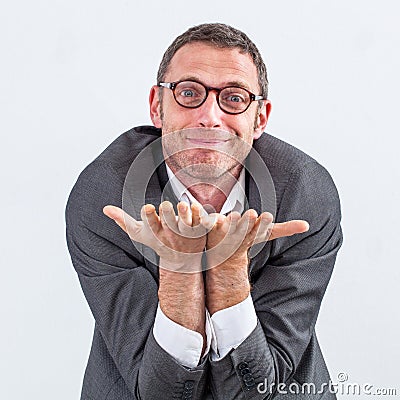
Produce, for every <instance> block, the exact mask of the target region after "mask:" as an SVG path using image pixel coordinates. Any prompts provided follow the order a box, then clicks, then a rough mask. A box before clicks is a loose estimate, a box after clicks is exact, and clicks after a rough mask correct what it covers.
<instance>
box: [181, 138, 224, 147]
mask: <svg viewBox="0 0 400 400" xmlns="http://www.w3.org/2000/svg"><path fill="white" fill-rule="evenodd" d="M186 140H187V141H188V142H189V143H191V144H193V145H196V146H207V147H217V146H221V145H224V144H225V143H227V142H229V140H230V139H201V138H187V139H186Z"/></svg>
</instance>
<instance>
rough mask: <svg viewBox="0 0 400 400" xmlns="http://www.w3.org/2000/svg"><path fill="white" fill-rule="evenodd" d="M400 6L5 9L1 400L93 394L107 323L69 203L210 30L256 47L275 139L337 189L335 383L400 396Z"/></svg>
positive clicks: (329, 333) (0, 36)
mask: <svg viewBox="0 0 400 400" xmlns="http://www.w3.org/2000/svg"><path fill="white" fill-rule="evenodd" d="M398 4H399V3H398V2H397V1H380V2H379V3H378V2H377V1H371V0H364V1H361V0H357V1H354V0H353V1H343V0H340V1H338V0H336V1H332V0H330V1H298V0H293V1H279V2H278V1H265V0H264V1H243V0H242V1H232V0H231V1H215V0H212V1H209V0H206V1H202V2H183V1H182V2H177V1H166V2H161V1H152V2H143V3H140V4H139V2H133V1H128V0H124V1H122V0H114V1H113V2H111V1H109V2H106V1H99V0H96V1H94V0H92V1H75V0H69V1H60V0H51V1H50V0H46V1H45V0H42V1H34V2H33V1H15V2H13V3H12V2H8V4H2V7H1V9H2V11H1V16H0V45H1V46H0V49H1V53H0V57H1V62H0V80H1V81H0V112H1V119H0V124H1V125H0V126H1V169H0V173H1V182H2V189H1V211H2V215H1V242H0V243H1V251H0V263H1V272H2V274H1V278H2V279H1V283H2V285H1V290H0V308H1V328H0V343H1V356H0V360H1V361H0V366H1V367H0V368H1V370H0V379H1V387H0V397H1V398H2V399H6V400H11V399H41V400H46V399H52V400H53V399H55V398H56V399H58V400H64V399H77V398H79V394H80V387H81V382H82V377H83V373H84V368H85V365H86V361H87V356H88V353H89V349H90V343H91V335H92V329H93V319H92V316H91V314H90V311H89V308H88V306H87V304H86V301H85V299H84V297H83V294H82V292H81V289H80V286H79V283H78V279H77V276H76V274H75V272H74V270H73V267H72V265H71V262H70V259H69V254H68V252H67V249H66V244H65V239H64V229H65V226H64V208H65V203H66V200H67V197H68V194H69V191H70V190H71V188H72V186H73V184H74V182H75V180H76V178H77V177H78V174H79V172H80V171H81V170H82V169H83V168H84V167H85V166H86V165H87V164H88V163H89V162H90V161H92V160H93V159H94V158H95V157H96V156H97V155H98V154H99V153H100V151H102V150H103V149H104V148H105V147H106V146H107V145H108V144H109V143H110V142H111V141H112V140H114V139H115V138H116V137H117V136H118V135H120V134H121V133H122V132H124V131H126V130H128V129H129V128H131V127H132V126H135V125H141V124H149V123H150V119H149V117H148V114H149V113H148V106H147V98H148V92H149V88H150V86H151V85H152V84H153V83H154V82H155V76H156V71H157V67H158V64H159V62H160V60H161V56H162V54H163V52H164V50H165V49H166V47H167V46H168V45H169V44H170V42H171V41H172V40H173V39H174V37H175V36H177V35H178V34H180V33H182V32H183V31H184V30H186V29H187V28H188V27H190V26H192V25H195V24H198V23H202V22H225V23H228V24H231V25H233V26H235V27H237V28H239V29H241V30H243V31H245V32H246V33H247V34H248V35H249V36H250V38H251V39H252V40H253V41H254V42H255V43H256V44H257V46H258V47H259V49H260V51H261V53H262V54H263V56H264V59H265V62H266V64H267V67H268V71H269V80H270V98H271V100H272V103H273V111H272V114H271V118H270V122H269V127H268V132H269V133H271V134H273V135H275V136H278V137H279V138H281V139H283V140H285V141H288V142H289V143H292V144H294V145H295V146H297V147H299V148H301V149H302V150H304V151H306V152H307V153H309V154H310V155H311V156H313V157H314V158H316V159H317V160H318V161H319V162H320V163H321V164H323V165H324V166H325V167H326V168H327V169H328V170H329V171H330V173H331V174H332V176H333V178H334V180H335V182H336V185H337V187H338V190H339V193H340V196H341V200H342V210H343V230H344V236H345V241H344V245H343V247H342V249H341V251H340V253H339V257H338V260H337V263H336V268H335V272H334V274H333V277H332V280H331V282H330V285H329V287H328V290H327V293H326V296H325V298H324V301H323V305H322V309H321V313H320V316H319V320H318V324H317V330H318V336H319V340H320V343H321V347H322V349H323V352H324V355H325V358H326V360H327V364H328V367H329V369H330V372H331V375H332V378H333V380H334V381H335V379H336V377H337V374H338V373H339V372H345V373H347V374H348V376H349V381H350V382H358V383H360V384H363V383H371V384H373V385H374V386H375V387H389V388H390V387H397V388H398V389H400V382H399V375H398V374H399V367H398V359H399V357H400V344H399V326H400V313H399V311H398V306H399V304H400V301H399V294H398V289H399V267H400V263H399V261H398V258H399V248H400V234H399V228H398V226H399V225H400V218H399V211H398V207H397V204H398V202H399V200H400V188H399V184H398V183H399V180H400V168H399V165H398V163H399V140H398V135H399V134H400V132H399V124H398V118H399V92H400V90H399V89H400V85H399V71H400V56H399V48H400V24H399V21H398V18H399V11H400V10H399V6H398ZM398 393H399V394H400V390H399V391H398ZM340 398H343V399H345V398H347V399H351V398H352V396H340ZM354 398H356V397H354ZM357 398H364V397H361V396H360V397H357ZM366 398H370V396H369V397H368V396H367V397H366ZM375 398H378V397H377V396H375ZM381 398H391V397H384V396H383V397H381Z"/></svg>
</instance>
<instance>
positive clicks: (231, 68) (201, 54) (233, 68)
mask: <svg viewBox="0 0 400 400" xmlns="http://www.w3.org/2000/svg"><path fill="white" fill-rule="evenodd" d="M187 78H195V79H197V80H200V81H201V82H203V83H204V84H206V85H208V86H215V87H220V86H223V85H226V84H231V83H237V84H239V83H241V86H244V87H246V88H247V89H249V90H251V91H258V89H259V85H258V76H257V68H256V66H255V65H254V62H253V60H252V58H251V56H250V55H249V54H243V53H241V52H240V49H238V48H232V49H231V48H222V49H221V48H218V47H214V46H211V45H208V44H205V43H190V44H186V45H184V46H182V47H181V48H180V49H179V50H178V51H177V52H176V53H175V54H174V56H173V57H172V60H171V62H170V65H169V68H168V71H167V73H166V76H165V80H166V81H167V82H173V81H178V80H182V79H187Z"/></svg>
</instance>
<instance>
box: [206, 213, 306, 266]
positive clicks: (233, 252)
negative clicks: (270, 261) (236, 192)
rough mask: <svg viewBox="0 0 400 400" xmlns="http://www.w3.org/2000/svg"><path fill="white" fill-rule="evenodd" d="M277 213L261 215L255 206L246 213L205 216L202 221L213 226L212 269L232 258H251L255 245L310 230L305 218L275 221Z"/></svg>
mask: <svg viewBox="0 0 400 400" xmlns="http://www.w3.org/2000/svg"><path fill="white" fill-rule="evenodd" d="M272 220H273V216H272V215H271V214H270V213H267V212H264V213H262V214H260V216H258V215H257V212H256V211H255V210H253V209H249V210H247V211H246V212H245V213H244V214H243V216H240V214H239V213H238V212H232V213H230V214H229V215H228V216H223V215H220V214H210V215H209V216H207V217H203V218H201V223H202V224H203V225H204V226H205V227H206V228H208V229H210V231H209V233H208V235H207V244H206V248H207V260H208V266H209V268H212V267H214V266H216V265H219V264H221V263H223V262H224V261H226V260H227V259H229V258H232V257H233V258H239V259H247V251H248V250H249V248H250V247H251V246H252V245H253V244H257V243H261V242H265V241H268V240H273V239H277V238H280V237H284V236H291V235H294V234H296V233H303V232H306V231H308V229H309V225H308V223H307V222H306V221H303V220H292V221H287V222H283V223H276V224H272Z"/></svg>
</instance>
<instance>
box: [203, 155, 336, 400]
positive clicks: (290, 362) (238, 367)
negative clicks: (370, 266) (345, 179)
mask: <svg viewBox="0 0 400 400" xmlns="http://www.w3.org/2000/svg"><path fill="white" fill-rule="evenodd" d="M277 206H278V211H277V215H276V218H275V221H276V222H284V221H287V220H290V219H305V220H307V221H308V222H309V223H310V230H309V231H308V232H306V233H304V234H298V235H294V236H291V237H286V238H280V239H277V240H275V241H272V242H270V244H269V245H270V246H271V248H270V249H271V251H270V255H269V257H268V259H266V260H265V262H263V265H262V267H261V268H258V269H256V270H254V271H252V274H251V275H250V280H251V283H252V292H251V295H252V298H253V302H254V306H255V310H256V313H257V317H258V321H257V326H256V328H255V329H254V331H253V332H252V333H251V334H250V336H248V337H247V338H246V340H245V341H244V342H243V343H242V344H241V345H240V346H239V347H238V348H236V349H235V350H233V351H231V352H230V353H229V354H228V355H227V356H226V357H225V358H223V359H222V360H220V361H217V362H214V361H211V362H210V364H211V377H212V386H211V388H212V392H213V395H214V398H215V399H217V400H220V399H221V400H222V399H228V398H229V399H236V400H238V399H256V400H261V399H270V398H272V397H273V395H274V393H275V391H276V388H277V387H278V385H279V384H280V383H286V382H288V380H289V379H291V377H292V376H293V375H294V374H295V372H296V369H297V367H298V366H299V364H300V361H301V359H302V357H303V355H304V353H305V351H306V349H307V346H308V345H309V343H310V341H311V336H312V335H313V332H314V327H315V323H316V320H317V316H318V312H319V309H320V305H321V301H322V298H323V296H324V293H325V290H326V287H327V285H328V282H329V279H330V277H331V274H332V270H333V267H334V263H335V260H336V256H337V253H338V250H339V248H340V246H341V244H342V231H341V227H340V219H341V213H340V202H339V197H338V193H337V190H336V187H335V185H334V183H333V181H332V178H331V177H330V175H329V173H328V172H327V171H326V170H325V169H324V168H323V167H322V166H321V165H320V164H318V163H317V162H309V163H308V164H306V165H304V166H303V167H302V168H301V169H299V170H297V171H295V172H293V173H292V174H291V176H290V178H289V180H288V182H287V185H286V188H285V190H284V193H283V194H282V196H281V200H280V204H278V205H277ZM259 384H262V388H261V389H262V390H257V386H258V385H259Z"/></svg>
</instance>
